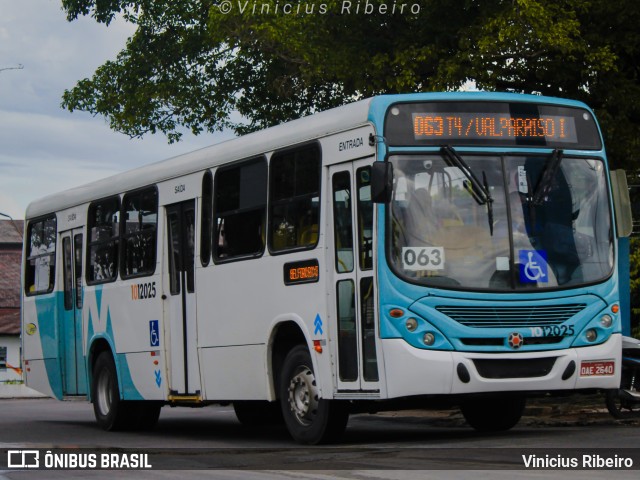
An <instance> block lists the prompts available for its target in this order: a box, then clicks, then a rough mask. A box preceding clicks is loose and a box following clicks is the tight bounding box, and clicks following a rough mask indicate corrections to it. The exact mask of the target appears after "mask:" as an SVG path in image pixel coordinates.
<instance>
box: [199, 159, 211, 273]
mask: <svg viewBox="0 0 640 480" xmlns="http://www.w3.org/2000/svg"><path fill="white" fill-rule="evenodd" d="M212 209H213V176H212V175H211V172H209V171H207V172H205V174H204V176H203V177H202V209H201V211H202V218H201V220H200V224H201V228H200V262H201V263H202V266H203V267H206V266H207V265H209V261H210V260H211V220H212V218H211V215H212Z"/></svg>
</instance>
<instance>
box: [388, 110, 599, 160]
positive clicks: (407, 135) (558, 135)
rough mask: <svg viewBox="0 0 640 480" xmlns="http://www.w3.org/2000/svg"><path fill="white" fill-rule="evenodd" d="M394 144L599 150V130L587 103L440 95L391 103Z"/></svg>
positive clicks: (390, 138)
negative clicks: (569, 104)
mask: <svg viewBox="0 0 640 480" xmlns="http://www.w3.org/2000/svg"><path fill="white" fill-rule="evenodd" d="M385 122H386V123H385V133H384V136H385V139H386V140H387V141H388V143H389V145H391V146H420V145H436V146H443V145H452V146H455V145H480V146H485V147H490V146H517V147H548V148H549V147H550V148H561V149H572V148H574V149H584V150H599V149H601V148H602V142H601V140H600V132H599V130H598V127H597V125H596V121H595V119H594V118H593V115H592V114H591V112H589V111H588V110H586V109H582V108H574V107H566V106H559V105H548V104H536V103H527V102H522V103H517V102H489V101H484V102H475V101H474V102H462V101H439V102H423V103H401V104H395V105H391V106H390V107H389V109H388V110H387V114H386V118H385Z"/></svg>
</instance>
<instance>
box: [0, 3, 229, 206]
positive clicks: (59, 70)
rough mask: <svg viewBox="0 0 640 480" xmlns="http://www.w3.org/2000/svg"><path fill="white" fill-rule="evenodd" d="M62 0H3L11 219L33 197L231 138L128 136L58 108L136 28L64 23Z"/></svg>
mask: <svg viewBox="0 0 640 480" xmlns="http://www.w3.org/2000/svg"><path fill="white" fill-rule="evenodd" d="M61 4H62V2H61V1H60V0H0V213H4V214H7V215H10V216H11V217H13V218H14V219H23V218H24V212H25V210H26V208H27V205H28V204H29V203H30V202H31V201H33V200H35V199H37V198H40V197H43V196H45V195H49V194H52V193H55V192H59V191H62V190H66V189H68V188H71V187H75V186H78V185H82V184H85V183H88V182H91V181H94V180H98V179H100V178H104V177H106V176H110V175H113V174H116V173H119V172H122V171H125V170H129V169H132V168H135V167H138V166H141V165H145V164H149V163H153V162H156V161H159V160H164V159H166V158H170V157H173V156H176V155H180V154H182V153H186V152H190V151H193V150H196V149H198V148H202V147H205V146H208V145H212V144H214V143H219V142H221V141H223V140H225V139H228V138H231V137H232V135H231V134H230V133H228V132H227V133H217V134H206V133H203V134H201V135H198V136H193V135H191V134H189V133H185V134H184V135H183V140H182V141H181V142H178V143H177V144H173V145H169V144H168V143H167V140H166V137H165V136H164V135H161V134H159V135H148V136H145V138H143V139H142V140H140V139H130V138H129V137H128V136H126V135H123V134H120V133H117V132H113V131H112V130H111V129H110V128H109V125H108V124H107V123H106V121H105V119H104V118H103V117H93V116H91V115H90V114H88V113H85V112H74V113H70V112H68V111H66V110H63V109H62V108H61V107H60V103H61V101H62V100H61V99H62V94H63V92H64V90H65V89H70V88H72V87H73V86H74V85H75V84H76V82H77V81H78V80H81V79H83V78H88V77H91V76H92V74H93V72H94V71H95V70H96V68H97V67H99V66H100V65H102V64H103V63H104V62H105V61H106V60H109V59H114V58H115V56H116V55H117V53H118V52H119V51H120V50H122V48H124V46H125V43H126V40H127V38H128V37H129V36H131V35H132V34H133V31H134V29H133V27H132V26H131V25H129V24H127V23H126V22H124V21H123V20H116V21H115V22H112V23H111V25H109V27H105V26H104V25H101V24H98V23H97V22H95V21H94V20H93V19H91V18H90V17H87V18H80V19H78V20H76V21H73V22H68V21H67V20H66V17H65V14H64V12H63V11H62V7H61ZM20 65H22V66H23V68H22V69H13V70H2V69H7V68H15V67H19V66H20ZM0 218H3V217H1V216H0Z"/></svg>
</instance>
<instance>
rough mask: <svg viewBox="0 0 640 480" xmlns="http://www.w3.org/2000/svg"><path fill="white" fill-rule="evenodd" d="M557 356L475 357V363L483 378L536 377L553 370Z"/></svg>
mask: <svg viewBox="0 0 640 480" xmlns="http://www.w3.org/2000/svg"><path fill="white" fill-rule="evenodd" d="M555 363H556V357H549V358H528V359H522V360H514V359H509V360H493V359H478V358H476V359H474V360H473V364H474V365H475V367H476V370H478V373H479V374H480V376H481V377H483V378H490V379H499V378H535V377H544V376H545V375H548V374H549V372H551V369H552V368H553V365H554V364H555Z"/></svg>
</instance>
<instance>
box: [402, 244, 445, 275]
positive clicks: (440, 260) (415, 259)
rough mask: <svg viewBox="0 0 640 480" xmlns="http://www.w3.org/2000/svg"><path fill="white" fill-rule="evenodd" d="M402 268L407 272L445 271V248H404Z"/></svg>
mask: <svg viewBox="0 0 640 480" xmlns="http://www.w3.org/2000/svg"><path fill="white" fill-rule="evenodd" d="M402 266H403V267H404V269H405V270H411V271H416V270H443V269H444V248H443V247H404V248H403V249H402Z"/></svg>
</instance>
